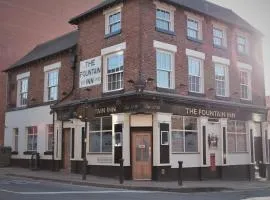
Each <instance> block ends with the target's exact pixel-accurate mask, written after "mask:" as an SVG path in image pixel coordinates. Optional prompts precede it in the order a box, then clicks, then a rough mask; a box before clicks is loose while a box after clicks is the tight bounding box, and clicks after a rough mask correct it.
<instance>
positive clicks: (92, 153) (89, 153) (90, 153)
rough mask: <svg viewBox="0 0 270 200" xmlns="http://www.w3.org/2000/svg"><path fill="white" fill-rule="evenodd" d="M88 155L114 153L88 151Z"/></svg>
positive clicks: (109, 153)
mask: <svg viewBox="0 0 270 200" xmlns="http://www.w3.org/2000/svg"><path fill="white" fill-rule="evenodd" d="M87 155H112V152H107V153H106V152H88V153H87Z"/></svg>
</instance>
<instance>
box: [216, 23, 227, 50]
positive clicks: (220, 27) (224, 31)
mask: <svg viewBox="0 0 270 200" xmlns="http://www.w3.org/2000/svg"><path fill="white" fill-rule="evenodd" d="M215 29H217V30H219V31H221V32H222V36H223V37H222V43H221V45H218V44H215V40H214V38H215V35H214V30H215ZM213 45H214V47H224V48H227V28H226V26H223V25H221V24H218V23H213Z"/></svg>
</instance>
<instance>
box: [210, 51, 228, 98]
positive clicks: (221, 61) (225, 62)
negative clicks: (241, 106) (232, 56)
mask: <svg viewBox="0 0 270 200" xmlns="http://www.w3.org/2000/svg"><path fill="white" fill-rule="evenodd" d="M212 61H213V64H214V65H213V66H214V68H215V86H216V65H221V66H223V67H224V68H225V96H222V95H218V94H217V90H216V95H217V96H220V97H229V96H230V78H229V66H230V64H231V62H230V60H229V59H227V58H222V57H217V56H212Z"/></svg>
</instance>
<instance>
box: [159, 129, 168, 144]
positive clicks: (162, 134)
mask: <svg viewBox="0 0 270 200" xmlns="http://www.w3.org/2000/svg"><path fill="white" fill-rule="evenodd" d="M164 134H167V138H168V140H167V142H166V143H163V142H162V141H163V139H162V138H163V136H164ZM169 137H170V134H169V131H161V135H160V144H161V145H162V146H168V145H169V142H170V138H169Z"/></svg>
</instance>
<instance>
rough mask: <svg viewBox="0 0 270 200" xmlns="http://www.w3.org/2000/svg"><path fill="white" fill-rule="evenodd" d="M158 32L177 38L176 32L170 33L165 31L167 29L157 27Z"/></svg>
mask: <svg viewBox="0 0 270 200" xmlns="http://www.w3.org/2000/svg"><path fill="white" fill-rule="evenodd" d="M156 31H157V32H160V33H165V34H168V35H172V36H176V34H175V32H174V31H168V30H165V29H161V28H157V27H156Z"/></svg>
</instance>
